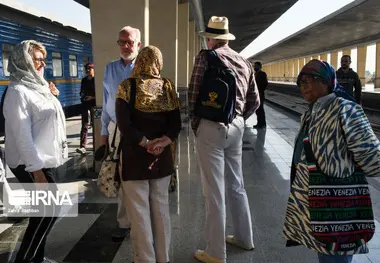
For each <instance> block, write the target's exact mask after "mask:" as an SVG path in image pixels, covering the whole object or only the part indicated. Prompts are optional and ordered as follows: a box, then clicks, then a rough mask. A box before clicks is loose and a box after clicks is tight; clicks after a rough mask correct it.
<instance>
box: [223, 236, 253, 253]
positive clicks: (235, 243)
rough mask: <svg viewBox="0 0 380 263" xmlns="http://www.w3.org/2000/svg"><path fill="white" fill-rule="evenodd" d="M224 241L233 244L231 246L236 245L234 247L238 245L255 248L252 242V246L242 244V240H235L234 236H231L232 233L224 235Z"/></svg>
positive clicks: (244, 247)
mask: <svg viewBox="0 0 380 263" xmlns="http://www.w3.org/2000/svg"><path fill="white" fill-rule="evenodd" d="M226 243H228V244H230V245H233V246H236V247H240V248H242V249H245V250H252V249H254V248H255V246H254V245H253V244H252V246H251V245H247V244H244V243H243V242H241V241H239V240H236V238H235V236H232V235H230V236H226Z"/></svg>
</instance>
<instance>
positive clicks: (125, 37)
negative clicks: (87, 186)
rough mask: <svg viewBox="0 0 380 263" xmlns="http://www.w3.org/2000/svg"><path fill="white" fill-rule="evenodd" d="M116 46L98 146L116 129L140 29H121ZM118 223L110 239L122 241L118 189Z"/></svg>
mask: <svg viewBox="0 0 380 263" xmlns="http://www.w3.org/2000/svg"><path fill="white" fill-rule="evenodd" d="M117 44H118V45H119V49H120V59H118V60H115V61H112V62H110V63H108V64H107V66H106V69H105V71H104V81H103V86H104V93H103V111H102V116H101V120H102V131H101V139H100V140H101V144H102V145H104V144H107V143H109V145H111V141H112V139H113V136H114V133H115V128H116V113H115V103H116V93H117V90H118V87H119V84H120V83H121V82H122V81H123V80H124V79H126V78H128V77H129V75H130V74H131V73H132V70H133V67H134V65H135V58H136V57H137V54H138V51H139V49H140V46H141V33H140V30H138V29H136V28H132V27H130V26H126V27H123V28H122V29H121V30H120V32H119V34H118V40H117ZM119 140H120V131H119V130H117V133H116V140H115V142H116V143H115V145H116V146H117V145H118V143H119ZM117 221H118V224H119V228H118V229H116V231H115V233H113V235H112V238H113V240H115V241H116V240H122V239H124V237H125V236H126V234H127V233H128V230H129V229H130V221H129V219H128V216H127V213H126V209H125V201H124V198H123V192H122V189H121V188H120V191H119V200H118V212H117Z"/></svg>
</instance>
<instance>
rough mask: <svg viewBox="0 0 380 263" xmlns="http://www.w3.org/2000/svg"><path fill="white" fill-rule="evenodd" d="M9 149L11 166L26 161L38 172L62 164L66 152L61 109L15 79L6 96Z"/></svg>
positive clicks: (5, 115) (29, 168)
mask: <svg viewBox="0 0 380 263" xmlns="http://www.w3.org/2000/svg"><path fill="white" fill-rule="evenodd" d="M3 109H4V111H3V112H4V118H5V152H6V155H7V164H8V165H9V167H11V168H16V167H17V166H18V165H25V166H26V168H25V170H26V171H28V172H34V171H37V170H40V169H42V168H55V167H58V166H59V165H62V164H63V162H64V157H65V156H64V155H63V152H62V149H63V148H62V145H61V142H60V140H59V138H58V137H59V129H64V128H63V127H62V125H60V124H59V122H58V120H57V111H56V109H55V108H54V105H53V103H52V102H51V101H49V100H46V99H44V97H43V95H42V94H40V93H38V92H36V91H34V90H32V89H29V88H27V87H25V86H24V85H21V84H16V83H12V82H11V84H10V85H9V87H8V91H7V94H6V96H5V100H4V108H3Z"/></svg>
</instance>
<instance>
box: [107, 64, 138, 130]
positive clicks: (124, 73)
mask: <svg viewBox="0 0 380 263" xmlns="http://www.w3.org/2000/svg"><path fill="white" fill-rule="evenodd" d="M134 66H135V61H132V63H130V64H128V65H124V63H123V61H122V59H121V58H120V59H118V60H115V61H112V62H110V63H108V64H107V66H106V69H105V71H104V81H103V86H104V92H103V111H102V117H101V120H102V131H101V135H108V124H109V123H110V121H113V122H116V113H115V104H116V93H117V89H118V87H119V84H120V83H121V82H122V81H123V80H124V79H127V78H129V76H130V75H131V73H132V70H133V68H134Z"/></svg>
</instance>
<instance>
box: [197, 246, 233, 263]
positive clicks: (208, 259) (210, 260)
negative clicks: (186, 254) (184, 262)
mask: <svg viewBox="0 0 380 263" xmlns="http://www.w3.org/2000/svg"><path fill="white" fill-rule="evenodd" d="M194 257H195V259H196V260H198V261H200V262H204V263H225V262H226V261H225V260H224V259H220V258H214V257H212V256H210V255H209V254H208V253H207V252H205V251H203V250H199V249H198V250H197V251H196V252H195V254H194Z"/></svg>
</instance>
